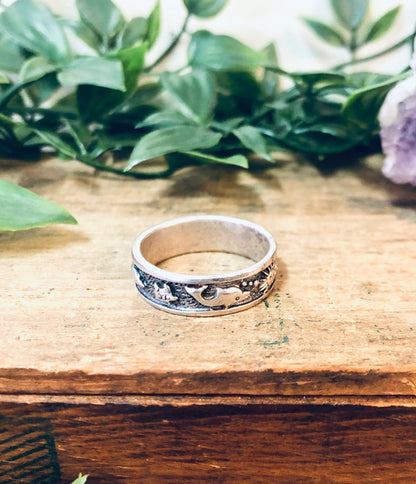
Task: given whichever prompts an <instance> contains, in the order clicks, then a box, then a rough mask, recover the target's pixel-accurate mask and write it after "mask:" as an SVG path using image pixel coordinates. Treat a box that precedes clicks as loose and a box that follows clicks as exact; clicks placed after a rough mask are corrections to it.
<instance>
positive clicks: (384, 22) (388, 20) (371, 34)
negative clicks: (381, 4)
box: [364, 6, 400, 44]
mask: <svg viewBox="0 0 416 484" xmlns="http://www.w3.org/2000/svg"><path fill="white" fill-rule="evenodd" d="M399 11H400V6H397V7H395V8H392V9H391V10H389V11H388V12H386V13H385V14H384V15H382V16H381V17H380V18H379V19H378V20H376V21H375V22H373V23H372V24H371V26H370V29H369V31H368V33H367V35H366V36H365V39H364V43H365V44H366V43H368V42H372V41H373V40H377V39H379V38H380V37H382V36H383V35H384V34H385V33H386V32H387V31H388V30H389V29H390V27H391V26H392V25H393V23H394V21H395V20H396V17H397V15H398V13H399Z"/></svg>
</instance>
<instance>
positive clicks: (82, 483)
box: [71, 474, 88, 484]
mask: <svg viewBox="0 0 416 484" xmlns="http://www.w3.org/2000/svg"><path fill="white" fill-rule="evenodd" d="M87 478H88V474H85V475H82V474H80V475H79V477H78V478H77V479H75V481H72V482H71V484H85V483H86V482H87Z"/></svg>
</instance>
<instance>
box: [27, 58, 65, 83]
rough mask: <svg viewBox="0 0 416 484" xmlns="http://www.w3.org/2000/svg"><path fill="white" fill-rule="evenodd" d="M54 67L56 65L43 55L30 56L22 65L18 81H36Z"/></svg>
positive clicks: (53, 69) (52, 70) (54, 69)
mask: <svg viewBox="0 0 416 484" xmlns="http://www.w3.org/2000/svg"><path fill="white" fill-rule="evenodd" d="M56 69H57V68H56V66H55V65H53V64H51V63H50V62H49V61H48V59H45V58H44V57H31V58H30V59H29V60H27V61H26V62H25V63H24V64H23V65H22V68H21V69H20V73H19V80H20V82H29V81H37V80H38V79H41V78H42V77H44V76H46V74H50V73H51V72H55V71H56Z"/></svg>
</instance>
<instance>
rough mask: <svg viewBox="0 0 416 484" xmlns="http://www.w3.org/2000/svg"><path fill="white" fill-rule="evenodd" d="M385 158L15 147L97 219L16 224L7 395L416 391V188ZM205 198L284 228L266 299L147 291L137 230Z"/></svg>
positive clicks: (30, 182) (204, 204)
mask: <svg viewBox="0 0 416 484" xmlns="http://www.w3.org/2000/svg"><path fill="white" fill-rule="evenodd" d="M380 162H381V160H380V158H378V157H374V158H372V159H369V160H367V161H366V163H365V164H363V166H362V167H361V168H354V169H350V170H348V169H343V170H339V171H337V172H336V173H334V174H331V175H323V174H321V173H320V172H319V171H318V170H317V169H316V168H315V167H312V166H310V165H300V164H297V163H294V162H287V163H283V164H282V166H281V167H279V168H273V169H269V170H266V171H257V172H252V173H249V172H246V171H243V170H238V169H234V168H232V167H223V166H204V167H199V168H187V169H184V170H182V171H180V172H177V173H176V174H175V175H173V176H172V177H170V178H168V179H162V180H140V181H138V180H134V179H130V178H122V177H116V176H113V175H110V174H105V173H99V174H97V173H94V172H93V170H92V169H90V168H88V167H84V166H83V165H81V164H78V163H77V162H63V161H57V160H47V161H42V162H40V163H34V164H31V163H19V164H18V165H17V166H16V164H15V163H13V164H12V163H9V162H6V161H3V162H1V164H0V178H4V179H7V180H9V181H13V182H17V183H19V184H21V185H22V186H24V187H27V188H30V189H32V190H33V191H35V192H36V193H38V194H40V195H43V196H45V197H47V198H49V199H51V200H53V201H55V202H57V203H60V204H62V205H63V206H64V207H66V208H67V209H68V210H69V211H70V212H71V213H72V214H73V215H74V216H75V217H76V218H77V219H78V221H79V225H77V226H51V227H47V228H43V229H32V230H28V231H24V232H16V233H12V232H3V233H0V280H1V289H2V290H1V313H0V318H1V325H0V396H1V397H0V399H1V398H2V399H3V400H10V399H16V401H17V400H19V399H20V400H19V401H22V400H24V401H26V400H27V401H29V400H31V399H32V400H31V401H33V400H35V401H41V400H42V401H58V400H59V399H61V400H65V399H67V400H70V399H71V398H72V399H73V401H77V399H78V400H79V401H81V400H82V399H84V400H82V401H87V402H99V401H114V399H117V398H118V399H121V400H122V401H126V402H127V401H142V402H143V401H148V402H157V401H170V402H174V401H176V402H177V403H178V402H179V403H180V402H181V401H182V400H183V399H186V398H188V402H189V401H192V399H194V400H195V401H199V400H201V401H202V400H204V401H207V399H214V400H215V399H217V401H219V402H221V401H228V402H229V401H232V399H234V401H241V402H243V403H244V402H250V401H259V402H262V401H267V399H269V400H273V399H275V401H279V399H281V400H282V401H290V402H291V401H305V399H306V400H307V401H324V402H329V403H343V402H349V403H351V402H352V403H355V402H358V403H362V402H366V401H367V402H370V403H371V402H372V403H374V402H375V403H376V404H386V403H387V404H388V403H389V402H392V401H394V402H401V403H404V404H407V405H413V403H414V401H416V400H414V399H416V295H415V287H416V281H415V274H416V242H415V241H416V211H415V209H416V191H415V190H413V189H412V188H410V187H408V186H404V187H403V186H395V185H393V184H391V183H390V182H388V181H386V180H385V179H384V178H383V176H382V175H381V173H380ZM200 213H207V214H222V215H230V216H236V217H241V218H245V219H248V220H251V221H253V222H256V223H258V224H261V225H262V226H264V227H265V228H267V229H268V230H269V231H270V232H271V233H272V234H273V235H274V237H275V239H276V241H277V244H278V255H279V276H278V283H277V285H276V287H275V289H274V291H273V293H272V295H271V296H270V297H269V298H268V299H267V301H266V302H264V303H260V304H259V305H258V306H256V307H254V308H252V309H249V310H247V311H243V312H240V313H235V314H231V315H227V316H217V317H212V318H197V317H183V316H177V315H173V314H168V313H165V312H162V311H158V310H156V309H154V308H152V307H150V306H148V305H147V304H146V303H145V302H144V301H143V300H142V299H140V298H139V296H138V294H137V292H136V289H135V287H134V283H133V277H132V274H131V271H130V264H131V255H130V250H131V244H132V241H133V239H134V237H135V236H136V235H137V234H138V233H139V232H141V231H142V230H144V229H146V228H148V227H150V226H152V225H154V224H157V223H159V222H162V221H166V220H170V219H172V218H175V217H178V216H185V215H192V214H200ZM237 259H238V258H236V257H233V256H230V255H227V256H223V257H220V256H219V257H218V258H217V259H215V260H214V259H213V258H212V257H211V256H208V255H205V256H204V255H197V256H195V255H190V256H184V257H181V258H178V259H177V260H176V261H170V264H171V265H170V266H169V267H170V268H171V269H174V270H195V271H201V270H204V269H207V268H211V269H212V267H213V265H214V266H215V267H216V269H217V270H227V269H229V268H230V267H234V265H235V264H238V263H239V261H238V260H237ZM25 399H26V400H25ZM80 399H81V400H80ZM100 399H101V400H100ZM129 399H130V400H129ZM140 399H141V400H140ZM146 399H147V400H146ZM285 399H286V400H285Z"/></svg>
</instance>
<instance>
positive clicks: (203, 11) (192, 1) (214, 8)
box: [183, 0, 227, 18]
mask: <svg viewBox="0 0 416 484" xmlns="http://www.w3.org/2000/svg"><path fill="white" fill-rule="evenodd" d="M183 3H184V4H185V7H186V9H187V10H188V12H189V13H190V14H191V15H195V16H196V17H202V18H208V17H214V15H217V13H219V12H220V11H221V10H222V9H223V8H224V6H225V4H226V3H227V0H183Z"/></svg>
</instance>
